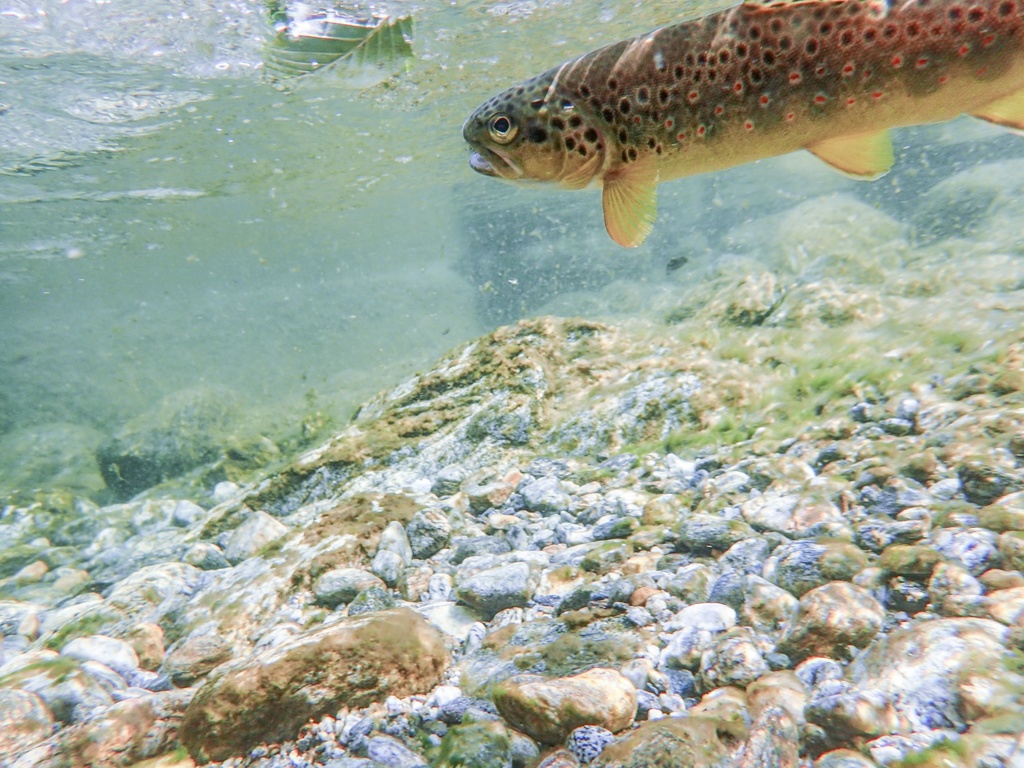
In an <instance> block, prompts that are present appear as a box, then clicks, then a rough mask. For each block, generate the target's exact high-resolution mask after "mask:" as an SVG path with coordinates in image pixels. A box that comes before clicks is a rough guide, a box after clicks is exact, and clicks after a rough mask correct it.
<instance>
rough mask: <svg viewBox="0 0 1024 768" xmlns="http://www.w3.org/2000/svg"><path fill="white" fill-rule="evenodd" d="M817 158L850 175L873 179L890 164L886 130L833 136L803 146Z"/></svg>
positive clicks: (890, 152) (891, 157)
mask: <svg viewBox="0 0 1024 768" xmlns="http://www.w3.org/2000/svg"><path fill="white" fill-rule="evenodd" d="M807 149H808V151H809V152H811V153H812V154H814V155H815V156H816V157H817V158H818V159H820V160H823V161H825V162H826V163H828V164H829V165H831V166H832V167H833V168H835V169H836V170H837V171H839V172H840V173H843V174H846V175H847V176H850V177H851V178H854V179H865V180H869V181H870V180H871V179H877V178H879V177H880V176H884V175H885V174H886V173H888V172H889V169H890V168H892V164H893V162H894V157H893V151H892V140H891V139H890V138H889V132H888V131H884V130H883V131H875V132H873V133H857V134H853V135H850V136H836V137H835V138H833V139H825V140H824V141H819V142H817V143H816V144H812V145H811V146H809V147H807Z"/></svg>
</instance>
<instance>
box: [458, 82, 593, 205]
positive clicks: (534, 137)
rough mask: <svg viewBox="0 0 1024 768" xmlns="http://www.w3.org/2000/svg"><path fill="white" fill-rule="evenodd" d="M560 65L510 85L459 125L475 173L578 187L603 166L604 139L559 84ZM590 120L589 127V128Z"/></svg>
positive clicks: (588, 181) (586, 182)
mask: <svg viewBox="0 0 1024 768" xmlns="http://www.w3.org/2000/svg"><path fill="white" fill-rule="evenodd" d="M559 72H560V68H559V69H553V70H551V71H550V72H546V73H544V74H543V75H539V76H537V77H535V78H533V79H532V80H527V81H526V82H525V83H522V84H520V85H517V86H513V87H512V88H509V89H508V90H506V91H503V92H502V93H499V94H498V95H497V96H495V97H493V98H491V99H489V100H488V101H486V102H485V103H483V104H481V105H480V106H479V107H478V108H477V109H476V111H475V112H473V114H472V115H470V116H469V119H468V120H466V123H465V125H463V127H462V135H463V137H464V138H465V139H466V142H467V143H468V144H469V146H470V147H472V149H473V153H472V154H471V155H470V158H469V165H470V167H471V168H472V169H473V170H474V171H477V172H478V173H482V174H484V175H486V176H495V177H497V178H502V179H506V180H509V181H541V182H555V183H559V184H561V185H562V186H566V187H572V188H579V187H585V186H587V185H588V184H589V183H590V182H591V181H593V180H594V179H595V178H596V177H597V176H598V174H599V172H600V171H601V170H602V168H603V166H604V147H605V142H604V141H603V137H602V136H601V134H600V132H599V131H598V129H597V127H596V125H597V123H596V121H592V120H588V119H587V116H586V115H585V114H584V113H583V111H582V110H580V109H579V108H578V107H577V105H576V104H575V103H574V102H573V100H572V99H570V98H568V95H567V94H563V93H562V92H561V89H560V88H559V87H558V73H559ZM591 124H593V127H591Z"/></svg>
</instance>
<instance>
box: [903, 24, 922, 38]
mask: <svg viewBox="0 0 1024 768" xmlns="http://www.w3.org/2000/svg"><path fill="white" fill-rule="evenodd" d="M906 30H907V37H917V36H918V35H920V34H921V25H920V24H918V23H917V22H916V21H912V22H910V23H909V24H907V26H906Z"/></svg>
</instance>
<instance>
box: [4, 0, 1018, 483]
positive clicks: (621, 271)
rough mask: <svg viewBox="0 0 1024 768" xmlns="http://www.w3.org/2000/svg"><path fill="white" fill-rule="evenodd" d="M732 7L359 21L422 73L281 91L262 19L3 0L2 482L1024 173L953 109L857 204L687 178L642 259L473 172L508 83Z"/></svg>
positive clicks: (833, 182)
mask: <svg viewBox="0 0 1024 768" xmlns="http://www.w3.org/2000/svg"><path fill="white" fill-rule="evenodd" d="M722 5H724V4H723V3H718V4H717V5H711V4H699V3H683V4H680V3H678V2H643V3H640V2H625V1H624V0H605V1H602V2H587V3H582V2H570V1H569V0H548V1H544V0H537V1H535V2H531V1H527V0H523V1H520V2H514V1H513V2H484V1H483V0H475V1H473V2H422V3H398V2H395V3H391V4H389V5H384V4H380V5H375V6H373V7H372V8H371V7H357V8H352V9H351V10H355V11H360V12H364V13H366V12H369V11H371V10H372V11H376V12H389V13H393V14H402V15H404V14H409V15H411V16H412V17H413V20H414V23H415V33H414V37H413V49H414V56H413V58H411V59H410V60H408V61H407V62H406V63H405V64H404V65H403V66H401V67H399V68H398V69H397V71H390V70H388V71H380V70H378V71H368V72H366V73H357V74H352V73H346V74H344V75H339V74H332V73H331V72H330V71H327V70H325V71H324V72H321V73H316V74H315V75H312V76H308V77H304V78H301V79H296V80H290V81H284V82H282V81H274V80H272V79H269V78H268V77H267V76H266V74H265V72H264V69H263V58H264V54H265V49H266V45H267V44H268V42H269V41H270V39H271V37H272V35H273V29H272V26H271V24H270V19H269V14H268V11H267V8H266V6H265V5H264V4H262V3H260V2H255V1H254V2H241V0H230V1H229V0H224V1H223V2H211V0H204V2H201V3H194V4H188V6H187V7H182V6H180V5H177V4H167V3H161V2H158V1H157V0H123V1H116V2H84V1H82V0H67V1H66V2H60V1H58V0H40V1H39V2H31V3H30V2H24V1H23V0H4V2H2V3H0V317H2V318H3V320H2V323H0V490H4V491H10V490H12V489H18V488H21V487H23V486H25V485H26V484H27V485H37V484H38V485H48V484H49V485H61V484H62V483H67V484H68V485H71V486H75V485H76V483H77V484H78V485H80V486H81V487H85V488H86V489H87V490H89V491H90V492H101V491H102V490H103V489H102V486H101V485H100V484H99V483H98V482H97V481H96V480H95V478H93V479H92V480H89V481H88V482H84V483H83V482H82V481H81V479H80V478H74V477H71V478H69V477H67V476H61V475H60V472H59V471H58V469H59V467H60V465H61V464H62V463H66V462H64V459H63V458H62V457H63V456H65V454H63V453H62V452H61V450H62V448H66V447H67V445H66V444H67V441H68V439H69V438H68V435H74V436H76V438H75V439H78V440H80V441H81V442H80V445H81V446H82V447H83V450H86V449H92V448H95V447H96V446H97V445H99V444H100V443H102V442H103V441H104V440H107V439H109V437H110V436H111V435H114V434H116V433H117V432H118V430H120V429H122V428H123V426H124V425H125V424H127V423H129V422H131V421H132V420H133V419H135V418H137V417H138V416H139V415H140V414H144V413H146V412H149V411H151V410H152V409H154V408H156V407H157V406H158V404H159V403H161V402H162V401H164V400H165V398H168V397H174V396H175V395H176V393H180V392H184V391H190V390H194V389H196V388H200V389H207V388H208V389H211V390H213V391H216V392H220V393H227V394H226V395H224V396H225V397H228V398H231V399H232V400H233V401H234V400H237V401H238V402H239V403H241V404H242V407H241V410H242V412H243V413H244V414H246V416H245V419H248V421H247V422H245V423H243V424H242V425H241V426H239V427H238V429H240V430H241V431H243V432H246V431H248V432H251V433H252V434H261V433H267V432H272V431H273V430H274V429H277V430H279V431H287V430H288V428H289V427H288V424H289V423H293V422H298V421H299V420H301V419H302V418H303V414H304V413H306V412H307V411H309V410H311V409H313V410H317V411H318V412H323V413H326V414H328V416H330V417H331V418H333V419H334V420H335V421H336V422H339V423H343V422H344V420H345V419H346V418H347V417H348V415H349V414H350V413H351V412H352V411H353V409H354V408H355V407H356V406H357V405H358V404H359V403H360V402H361V401H362V400H364V399H365V398H366V397H367V396H369V395H370V394H372V393H374V392H376V391H377V390H379V389H381V388H383V387H386V386H391V385H393V384H394V383H396V382H397V381H399V380H400V379H401V377H402V376H404V375H406V374H407V373H409V372H411V371H413V370H416V369H417V368H419V367H423V366H425V365H427V364H428V363H429V362H430V361H431V360H432V359H434V358H436V357H437V356H438V355H440V354H441V353H443V352H444V351H446V350H448V349H450V348H451V347H453V346H454V345H456V344H457V343H459V342H461V341H464V340H466V339H469V338H472V337H474V336H476V335H479V334H481V333H484V332H486V331H488V330H490V329H493V328H494V327H496V326H498V325H501V324H505V323H509V322H513V321H515V320H517V319H519V318H521V317H526V316H530V315H535V314H539V313H548V312H550V313H557V314H566V315H570V314H579V315H584V316H588V317H595V318H600V317H608V316H615V315H632V316H636V315H641V314H643V313H644V312H645V311H648V310H650V308H651V306H652V303H651V295H652V294H654V293H658V292H661V293H666V292H667V293H671V292H672V291H673V289H674V288H673V286H677V285H680V284H683V283H685V282H688V281H693V280H698V279H700V275H701V274H702V270H703V269H706V268H707V267H708V266H709V265H713V264H714V263H715V261H716V260H717V259H720V258H722V256H723V254H724V255H728V254H734V253H740V252H743V253H746V254H747V255H751V256H753V257H755V258H756V256H757V237H756V235H755V236H752V237H751V238H749V239H748V241H747V242H730V241H727V240H726V239H724V238H723V233H725V232H727V231H734V230H735V228H736V227H737V226H739V225H742V224H744V223H745V222H757V221H758V220H760V219H761V218H763V217H770V216H771V215H773V214H775V213H778V212H780V211H783V210H788V209H791V208H792V207H793V206H794V205H795V204H797V203H799V202H800V201H801V200H804V199H807V198H811V197H817V196H820V195H823V194H826V193H828V192H831V191H835V190H840V191H844V192H847V193H849V194H852V195H856V196H858V197H860V198H861V199H863V200H866V201H868V202H870V203H871V204H872V205H876V206H878V207H880V208H882V209H883V210H885V211H886V212H888V213H889V214H890V215H893V216H895V217H897V218H906V217H908V216H909V215H911V214H912V212H913V210H914V208H915V205H916V201H917V200H918V198H919V196H920V195H921V194H923V193H924V192H925V191H927V190H928V189H930V188H932V187H934V186H935V185H936V184H938V183H940V182H941V181H942V180H943V179H944V178H946V177H947V176H950V175H952V174H954V173H956V172H959V171H963V170H965V169H967V168H970V167H971V166H973V165H977V164H981V163H985V162H992V161H993V160H996V159H1002V158H1014V157H1021V156H1024V142H1020V140H1019V138H1016V137H1012V136H1009V135H1008V134H1006V133H1005V132H1003V131H1000V130H998V129H995V128H991V127H989V126H985V125H982V124H980V123H977V122H972V121H969V120H966V119H964V120H959V121H956V122H954V123H951V124H948V125H944V126H935V127H927V128H918V129H907V130H903V131H900V132H898V135H897V154H898V158H897V169H896V170H895V171H894V172H893V173H892V174H890V176H888V177H886V179H884V180H882V181H880V182H877V183H875V184H870V185H864V184H856V183H854V182H851V181H849V180H847V179H845V178H843V177H841V176H838V175H836V174H834V173H832V172H831V171H829V170H828V169H827V168H825V167H824V166H823V165H822V164H820V163H818V162H817V161H816V160H814V159H813V158H811V157H810V156H805V155H795V156H790V157H785V158H778V159H774V160H769V161H764V162H761V163H757V164H754V165H751V166H746V167H743V168H738V169H734V170H732V171H729V172H726V173H722V174H717V175H715V176H714V177H697V178H692V179H684V180H681V181H677V182H673V183H671V184H669V185H666V186H663V187H662V190H661V197H660V211H661V215H660V221H659V224H658V227H657V228H656V230H655V235H654V236H652V238H651V240H650V241H649V243H648V244H646V245H645V246H644V247H643V248H641V249H639V250H637V251H625V250H623V249H620V248H619V247H617V246H616V245H615V244H614V243H612V242H611V241H610V240H609V239H608V238H607V237H606V235H605V233H604V229H603V226H602V224H601V216H600V203H599V193H597V192H595V191H587V192H580V193H568V192H561V191H557V190H554V191H553V190H543V189H539V188H527V187H516V186H510V185H506V184H500V183H498V182H496V181H493V180H491V179H487V178H483V177H481V176H478V175H477V174H474V173H473V172H472V171H471V170H470V169H469V167H468V165H467V155H468V152H467V148H466V147H465V145H464V143H463V141H462V136H461V125H462V121H463V120H464V119H465V117H466V116H467V115H468V114H469V112H470V111H471V110H472V109H473V108H474V107H475V106H476V105H477V104H478V103H480V102H481V101H482V100H484V99H485V98H487V97H488V96H490V95H491V94H493V93H494V92H496V91H497V90H499V89H502V88H504V87H505V86H507V85H509V84H510V83H513V82H517V81H518V80H521V79H523V78H525V77H527V76H530V75H532V74H535V73H537V72H540V71H543V70H545V69H547V68H548V67H550V66H552V65H554V64H556V63H558V62H560V61H562V60H564V59H567V58H569V57H572V56H575V55H577V54H579V53H581V52H584V51H586V50H589V49H591V48H593V47H596V46H598V45H603V44H605V43H608V42H612V41H615V40H618V39H620V38H622V37H625V36H628V35H631V34H634V33H637V32H640V31H644V30H647V29H650V28H653V27H657V26H660V25H663V24H666V23H669V22H671V21H673V20H676V19H678V18H679V17H680V16H681V15H684V14H685V15H695V14H699V13H702V12H706V11H710V10H715V9H716V8H718V7H721V6H722ZM948 223H949V224H950V225H951V226H955V225H956V224H957V222H948ZM968 225H969V221H968V222H966V223H965V225H964V226H965V227H966V226H968ZM243 421H244V419H243ZM55 444H56V445H57V447H55ZM35 459H38V462H37V463H33V461H34V460H35Z"/></svg>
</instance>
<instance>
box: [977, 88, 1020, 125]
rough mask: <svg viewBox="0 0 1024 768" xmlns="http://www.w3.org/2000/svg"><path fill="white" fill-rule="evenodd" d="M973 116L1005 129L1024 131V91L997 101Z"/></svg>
mask: <svg viewBox="0 0 1024 768" xmlns="http://www.w3.org/2000/svg"><path fill="white" fill-rule="evenodd" d="M971 114H972V115H974V116H975V117H980V118H981V119H982V120H988V121H989V122H990V123H995V124H996V125H1001V126H1003V127H1004V128H1012V129H1013V130H1015V131H1024V90H1020V91H1017V92H1016V93H1011V94H1010V95H1009V96H1004V97H1003V98H1001V99H997V100H996V101H993V102H992V103H991V104H986V105H985V106H983V107H982V108H981V109H979V110H976V111H974V112H971Z"/></svg>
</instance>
